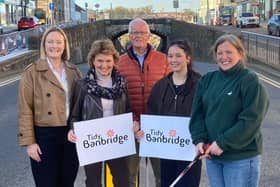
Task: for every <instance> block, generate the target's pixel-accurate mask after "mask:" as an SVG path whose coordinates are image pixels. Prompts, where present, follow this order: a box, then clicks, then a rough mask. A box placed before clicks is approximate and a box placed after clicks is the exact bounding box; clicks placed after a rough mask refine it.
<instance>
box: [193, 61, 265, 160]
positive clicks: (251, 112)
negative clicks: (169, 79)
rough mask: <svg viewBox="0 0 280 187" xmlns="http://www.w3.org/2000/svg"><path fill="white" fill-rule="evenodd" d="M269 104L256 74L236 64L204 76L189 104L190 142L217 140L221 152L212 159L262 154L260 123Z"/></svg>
mask: <svg viewBox="0 0 280 187" xmlns="http://www.w3.org/2000/svg"><path fill="white" fill-rule="evenodd" d="M268 106H269V100H268V95H267V93H266V91H265V89H264V87H263V86H262V84H261V83H260V81H259V79H258V77H257V75H256V74H255V73H254V72H252V71H250V70H248V69H247V68H245V67H244V66H243V64H242V63H238V64H237V65H235V66H234V67H232V68H231V69H229V70H227V71H222V70H217V71H214V72H210V73H207V74H206V75H204V76H203V77H202V78H201V80H200V82H199V84H198V87H197V91H196V95H195V98H194V102H193V106H192V115H191V121H190V132H191V135H192V139H193V143H194V144H198V143H200V142H204V143H212V142H213V141H216V142H217V144H218V145H219V147H220V148H221V149H222V150H223V151H224V152H223V154H222V155H220V156H217V157H215V156H213V158H214V159H215V158H219V159H225V160H239V159H245V158H250V157H253V156H256V155H258V154H260V153H261V150H262V135H261V132H260V126H261V123H262V121H263V119H264V117H265V114H266V112H267V109H268Z"/></svg>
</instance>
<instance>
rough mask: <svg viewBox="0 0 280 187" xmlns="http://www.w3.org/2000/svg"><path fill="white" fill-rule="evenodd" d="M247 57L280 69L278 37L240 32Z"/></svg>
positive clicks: (279, 38)
mask: <svg viewBox="0 0 280 187" xmlns="http://www.w3.org/2000/svg"><path fill="white" fill-rule="evenodd" d="M241 33H242V36H243V39H244V44H245V47H246V49H247V52H248V56H249V57H251V58H253V59H256V60H258V61H260V62H263V63H265V64H268V65H270V66H273V67H276V68H279V69H280V37H274V36H269V35H263V34H257V33H252V32H247V31H241Z"/></svg>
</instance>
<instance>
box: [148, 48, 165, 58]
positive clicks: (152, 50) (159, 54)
mask: <svg viewBox="0 0 280 187" xmlns="http://www.w3.org/2000/svg"><path fill="white" fill-rule="evenodd" d="M150 53H151V54H153V55H155V56H159V57H163V58H166V55H165V54H164V53H163V52H161V51H157V50H154V49H151V51H150Z"/></svg>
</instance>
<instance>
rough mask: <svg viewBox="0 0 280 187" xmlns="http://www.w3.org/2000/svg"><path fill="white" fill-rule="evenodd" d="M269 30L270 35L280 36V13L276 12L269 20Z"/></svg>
mask: <svg viewBox="0 0 280 187" xmlns="http://www.w3.org/2000/svg"><path fill="white" fill-rule="evenodd" d="M267 32H268V34H269V35H276V36H280V14H275V15H273V16H271V18H270V19H269V20H268V23H267Z"/></svg>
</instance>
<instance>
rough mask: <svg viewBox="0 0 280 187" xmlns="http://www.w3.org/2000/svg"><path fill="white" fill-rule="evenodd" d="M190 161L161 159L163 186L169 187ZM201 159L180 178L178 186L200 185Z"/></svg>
mask: <svg viewBox="0 0 280 187" xmlns="http://www.w3.org/2000/svg"><path fill="white" fill-rule="evenodd" d="M189 163H190V162H186V161H177V160H167V159H160V172H161V187H169V186H170V184H171V183H172V182H173V181H174V180H175V179H176V178H177V176H178V175H179V174H180V173H181V171H183V169H184V168H185V167H186V166H187V165H188V164H189ZM201 165H202V163H201V161H200V160H199V161H197V162H196V163H195V164H194V165H193V166H192V167H191V169H190V170H189V171H188V172H187V173H186V174H185V176H184V177H183V178H181V179H180V180H179V182H178V183H177V184H176V187H199V183H200V176H201Z"/></svg>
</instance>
